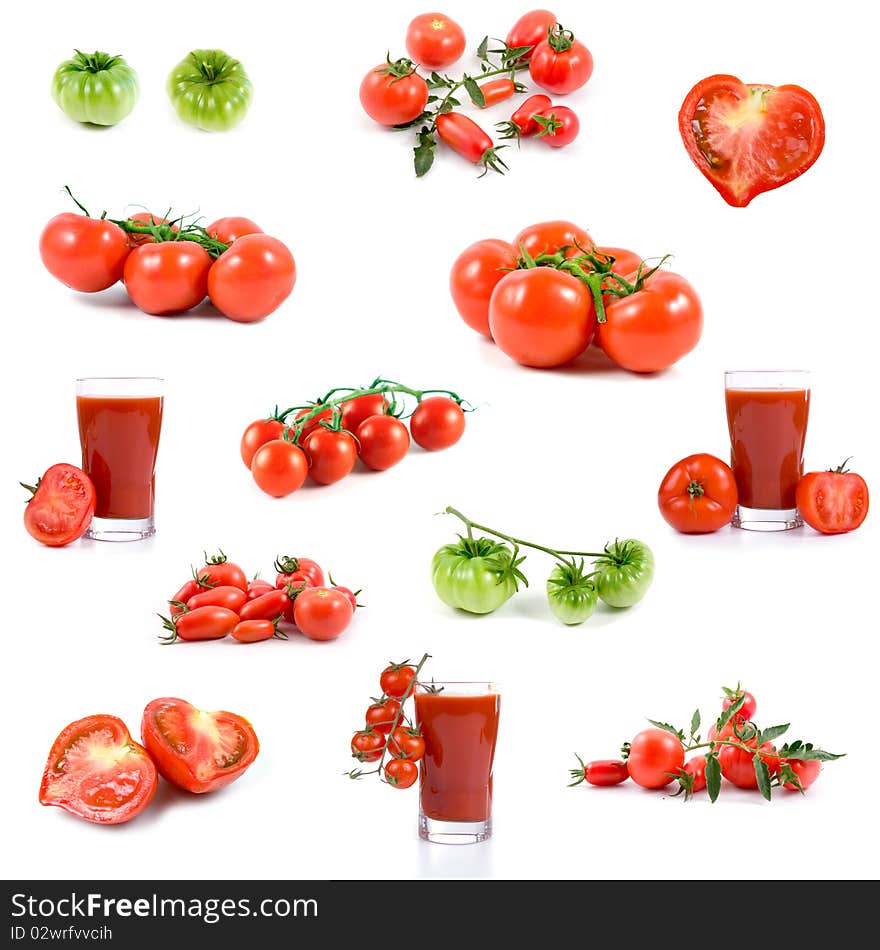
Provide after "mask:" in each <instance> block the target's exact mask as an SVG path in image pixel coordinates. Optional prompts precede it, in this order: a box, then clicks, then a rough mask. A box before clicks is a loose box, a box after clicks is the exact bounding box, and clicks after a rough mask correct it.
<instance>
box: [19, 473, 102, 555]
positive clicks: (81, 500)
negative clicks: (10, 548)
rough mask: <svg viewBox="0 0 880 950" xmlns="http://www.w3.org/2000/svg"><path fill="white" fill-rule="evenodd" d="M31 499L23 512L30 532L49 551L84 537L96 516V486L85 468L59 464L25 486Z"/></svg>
mask: <svg viewBox="0 0 880 950" xmlns="http://www.w3.org/2000/svg"><path fill="white" fill-rule="evenodd" d="M21 485H22V486H23V487H24V488H27V490H28V491H29V492H31V497H30V498H29V499H28V503H27V505H26V506H25V509H24V526H25V528H26V529H27V533H28V534H29V535H30V536H31V537H32V538H34V539H35V540H36V541H39V542H40V544H45V545H47V546H48V547H50V548H62V547H64V545H65V544H70V543H71V541H76V539H77V538H81V537H82V536H83V535H84V534H85V533H86V530H87V528H88V527H89V525H90V524H91V522H92V516H93V515H94V513H95V486H94V485H93V484H92V480H91V479H90V478H89V476H88V475H86V473H85V472H84V471H82V469H79V468H77V467H76V466H75V465H67V464H65V463H64V462H59V463H58V464H57V465H52V466H51V467H50V468H47V469H46V471H45V472H44V473H43V477H42V478H38V479H37V483H36V485H33V486H31V485H25V484H24V482H22V483H21Z"/></svg>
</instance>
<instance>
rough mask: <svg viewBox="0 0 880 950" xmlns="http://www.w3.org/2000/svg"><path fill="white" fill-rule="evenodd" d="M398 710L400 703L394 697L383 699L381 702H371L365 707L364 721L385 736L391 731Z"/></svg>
mask: <svg viewBox="0 0 880 950" xmlns="http://www.w3.org/2000/svg"><path fill="white" fill-rule="evenodd" d="M399 712H400V703H399V702H398V700H396V699H390V698H387V699H383V700H382V701H381V702H378V703H373V704H372V705H371V706H368V707H367V714H366V723H367V725H368V726H369V727H370V728H371V729H375V730H376V732H382V733H384V734H385V735H386V736H387V735H388V734H389V733H390V732H391V727H392V726H393V725H394V720H395V718H396V717H397V714H398V713H399Z"/></svg>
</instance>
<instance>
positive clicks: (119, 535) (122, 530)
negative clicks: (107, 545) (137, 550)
mask: <svg viewBox="0 0 880 950" xmlns="http://www.w3.org/2000/svg"><path fill="white" fill-rule="evenodd" d="M155 533H156V525H155V522H154V521H153V516H152V515H150V517H149V518H92V523H91V524H90V525H89V527H88V530H87V531H86V533H85V536H86V537H87V538H91V539H92V541H143V540H144V538H151V537H152V536H153V535H154V534H155Z"/></svg>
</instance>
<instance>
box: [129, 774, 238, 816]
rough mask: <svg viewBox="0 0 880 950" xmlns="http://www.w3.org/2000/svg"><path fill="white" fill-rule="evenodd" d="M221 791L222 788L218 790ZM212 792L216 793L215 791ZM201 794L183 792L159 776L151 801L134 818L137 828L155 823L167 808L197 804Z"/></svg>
mask: <svg viewBox="0 0 880 950" xmlns="http://www.w3.org/2000/svg"><path fill="white" fill-rule="evenodd" d="M220 791H222V789H221V790H220ZM213 794H218V793H217V792H215V793H213ZM202 797H203V796H202V795H193V794H192V793H191V792H185V791H183V789H180V788H177V787H176V786H175V785H172V784H171V783H170V782H166V781H165V779H164V778H162V777H161V776H159V786H158V788H157V789H156V794H155V795H154V796H153V800H152V802H150V804H149V805H148V806H147V808H146V809H145V811H144V813H143V814H142V815H139V816H138V817H137V819H136V821H137V825H138V827H139V828H145V827H146V826H147V825H150V824H155V823H157V822H159V821H161V820H162V818H163V816H164V814H165V812H166V811H167V810H168V809H169V808H175V809H180V808H186V807H188V805H189V804H198V802H199V799H200V798H202Z"/></svg>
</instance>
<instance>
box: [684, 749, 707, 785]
mask: <svg viewBox="0 0 880 950" xmlns="http://www.w3.org/2000/svg"><path fill="white" fill-rule="evenodd" d="M684 770H685V772H687V773H688V775H691V776H693V784H692V785H691V792H702V791H703V789H704V788H705V787H706V756H705V755H695V756H694V757H693V758H692V759H688V760H687V762H685V764H684Z"/></svg>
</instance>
